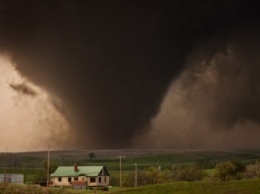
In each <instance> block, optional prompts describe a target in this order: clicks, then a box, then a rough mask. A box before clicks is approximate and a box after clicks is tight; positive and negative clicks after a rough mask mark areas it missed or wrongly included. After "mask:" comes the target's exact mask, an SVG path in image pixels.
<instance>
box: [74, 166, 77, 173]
mask: <svg viewBox="0 0 260 194" xmlns="http://www.w3.org/2000/svg"><path fill="white" fill-rule="evenodd" d="M77 171H78V165H77V164H74V172H77Z"/></svg>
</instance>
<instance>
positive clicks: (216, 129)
mask: <svg viewBox="0 0 260 194" xmlns="http://www.w3.org/2000/svg"><path fill="white" fill-rule="evenodd" d="M258 27H259V26H258ZM258 27H256V26H254V27H253V28H252V26H245V27H244V29H247V30H242V32H241V33H237V32H236V31H232V32H229V33H227V34H226V35H224V36H223V34H222V38H220V37H219V36H217V37H212V38H211V39H209V40H208V41H207V42H205V43H202V44H201V45H200V46H198V47H197V48H196V49H194V50H193V51H192V52H191V54H190V56H189V59H188V60H187V69H186V70H185V71H183V73H182V74H181V75H180V76H179V78H178V79H176V80H175V81H174V82H173V83H172V85H171V87H170V88H169V90H168V92H167V94H166V96H165V98H164V100H163V102H162V104H161V108H160V112H159V114H158V115H157V116H156V117H154V118H153V119H152V120H151V124H150V125H149V126H148V128H149V130H148V131H149V135H147V134H145V135H143V136H141V137H139V138H138V137H137V140H136V141H137V142H138V144H140V145H141V147H142V146H144V147H146V146H148V145H150V146H152V147H154V148H187V149H192V148H198V149H218V148H219V149H225V148H238V149H247V148H257V147H259V146H260V142H259V138H260V123H259V122H260V102H259V99H260V86H259V83H260V76H259V72H260V44H259V43H260V39H259V37H258V33H259V28H258ZM257 28H258V30H257ZM142 143H143V145H142Z"/></svg>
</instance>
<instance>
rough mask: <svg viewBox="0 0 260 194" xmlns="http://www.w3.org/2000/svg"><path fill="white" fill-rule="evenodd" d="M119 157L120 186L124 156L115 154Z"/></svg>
mask: <svg viewBox="0 0 260 194" xmlns="http://www.w3.org/2000/svg"><path fill="white" fill-rule="evenodd" d="M117 157H118V158H119V175H120V188H121V187H122V173H121V171H122V158H125V156H121V155H120V156H117Z"/></svg>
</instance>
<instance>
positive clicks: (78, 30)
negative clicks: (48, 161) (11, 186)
mask: <svg viewBox="0 0 260 194" xmlns="http://www.w3.org/2000/svg"><path fill="white" fill-rule="evenodd" d="M259 22H260V12H259V7H258V3H257V1H254V0H252V1H248V0H247V1H246V0H220V1H213V0H212V1H211V0H207V1H206V0H205V1H188V0H182V1H169V2H168V1H151V0H150V1H148V0H143V1H134V0H103V1H101V0H92V1H90V0H86V1H80V0H20V1H16V0H2V1H0V27H1V28H0V29H1V30H0V55H1V56H2V57H3V58H4V59H3V60H5V58H8V59H9V62H10V63H12V65H11V66H13V67H15V69H14V71H17V72H18V73H19V76H21V77H22V78H21V79H23V81H21V80H20V81H18V82H13V81H11V82H10V83H9V82H8V84H9V89H10V90H11V91H12V92H15V93H16V94H17V95H18V94H19V95H18V97H16V98H15V100H13V103H17V102H20V101H21V100H22V97H21V96H25V97H26V98H30V99H34V98H35V99H37V98H39V96H41V95H37V94H38V93H39V92H38V93H37V92H36V91H35V90H31V88H30V85H32V84H34V85H35V87H36V86H37V87H39V88H40V89H39V90H41V92H42V95H43V96H44V95H47V96H48V97H47V98H46V99H47V100H44V102H43V101H41V100H38V101H37V102H38V103H42V104H44V103H46V106H43V107H47V106H51V107H52V108H51V111H49V112H48V110H47V109H46V108H45V109H46V110H45V109H44V108H43V107H41V106H34V107H33V109H35V110H34V111H35V112H37V115H40V116H39V117H36V118H31V116H28V118H27V119H24V120H28V119H29V120H30V119H34V120H35V122H36V123H37V119H38V120H39V123H40V124H37V125H33V127H32V126H31V127H29V128H30V131H28V127H26V126H25V127H24V128H23V127H17V129H16V128H15V127H13V129H12V130H10V129H9V128H8V127H6V126H7V124H6V122H3V121H2V122H1V123H0V130H1V133H3V134H8V133H9V131H10V133H11V132H12V133H13V131H15V130H17V131H20V132H21V131H23V132H24V133H26V134H27V136H26V137H27V138H26V139H27V141H28V142H33V141H37V143H36V142H34V143H32V144H31V143H28V142H27V143H24V142H23V141H19V144H18V145H17V147H23V146H20V144H26V146H24V147H23V149H31V148H29V147H30V145H33V146H34V148H35V149H38V148H37V146H38V147H39V148H42V147H44V146H45V145H44V144H48V143H53V142H56V143H55V144H57V145H56V146H57V147H59V148H68V147H75V148H79V147H80V148H82V149H92V148H209V147H210V148H219V147H221V148H225V147H236V148H237V147H239V148H243V147H257V146H259V145H260V142H259V143H258V142H257V139H258V138H259V137H260V128H259V117H260V110H259V108H260V103H259V97H260V88H259V86H258V83H259V81H260V77H259V65H260V59H259V56H260V55H259V54H260V48H259V43H260V38H259V33H260V28H259V27H260V25H259ZM0 74H1V75H0V76H2V75H3V73H2V72H0ZM6 80H8V79H6ZM24 80H26V81H24ZM29 82H30V84H28V83H29ZM3 83H5V81H2V85H3ZM0 86H1V85H0ZM2 90H3V91H1V96H6V98H7V97H8V95H7V94H6V93H7V92H6V91H5V90H4V89H2ZM53 99H55V100H53ZM1 103H3V102H1ZM26 103H27V105H26V106H28V107H30V100H28V102H26ZM21 110H25V111H26V109H24V108H23V109H21V108H19V107H17V106H13V108H12V111H13V112H19V111H21ZM6 111H7V112H8V111H10V110H9V109H8V110H6ZM4 112H5V111H3V110H2V111H1V114H4ZM25 114H29V113H26V112H25ZM30 114H32V113H30ZM12 115H16V114H11V116H10V120H12V122H14V123H18V122H19V123H21V122H22V121H21V120H22V118H21V117H19V118H18V116H13V117H12ZM42 115H45V116H42ZM47 115H48V116H47ZM52 115H56V116H52ZM46 118H47V119H46ZM50 118H52V119H50ZM54 118H55V119H54ZM43 120H44V121H45V120H48V122H47V123H48V125H46V122H42V121H43ZM10 122H11V121H10ZM25 122H26V121H25ZM57 123H58V124H57ZM8 126H9V125H8ZM32 130H34V134H35V135H36V134H39V137H38V139H35V138H32V137H31V136H30V133H31V131H32ZM36 132H37V133H36ZM8 137H9V139H10V141H12V138H13V137H12V136H10V135H9V136H8ZM41 137H44V138H41ZM61 139H62V141H61ZM5 144H8V143H7V142H5ZM36 145H37V146H36ZM43 145H44V146H43ZM0 146H1V147H5V146H8V145H2V144H1V145H0ZM14 149H17V148H14Z"/></svg>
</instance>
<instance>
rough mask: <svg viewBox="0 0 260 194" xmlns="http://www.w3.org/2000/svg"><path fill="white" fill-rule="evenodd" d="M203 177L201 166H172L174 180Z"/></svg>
mask: <svg viewBox="0 0 260 194" xmlns="http://www.w3.org/2000/svg"><path fill="white" fill-rule="evenodd" d="M203 177H204V174H203V171H202V168H200V167H199V166H198V165H196V164H195V165H192V166H175V167H173V179H174V180H175V181H198V180H201V179H202V178H203Z"/></svg>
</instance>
